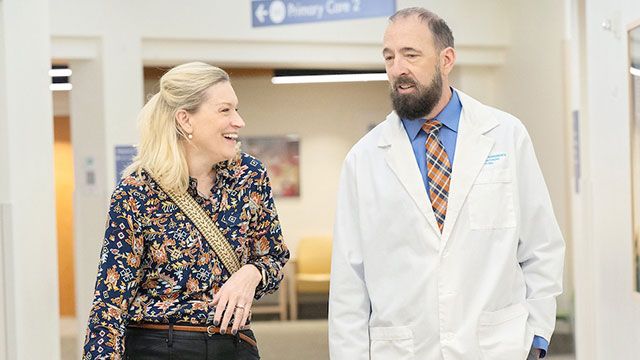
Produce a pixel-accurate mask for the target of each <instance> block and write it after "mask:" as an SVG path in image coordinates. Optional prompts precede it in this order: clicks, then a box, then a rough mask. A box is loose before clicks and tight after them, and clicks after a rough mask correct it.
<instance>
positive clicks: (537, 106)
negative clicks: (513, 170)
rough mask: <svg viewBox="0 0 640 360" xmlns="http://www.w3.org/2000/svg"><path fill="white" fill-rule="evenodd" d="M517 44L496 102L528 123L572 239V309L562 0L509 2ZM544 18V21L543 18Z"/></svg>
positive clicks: (501, 74)
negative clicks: (560, 0)
mask: <svg viewBox="0 0 640 360" xmlns="http://www.w3.org/2000/svg"><path fill="white" fill-rule="evenodd" d="M507 9H508V11H509V21H510V29H511V31H510V34H511V41H510V44H511V46H510V47H509V49H508V50H507V53H506V61H505V65H504V66H502V67H500V68H499V69H498V70H496V72H497V83H498V87H497V89H496V98H497V99H498V101H497V102H496V106H497V107H499V108H501V109H502V110H505V111H507V112H509V113H512V114H514V115H515V116H517V117H518V118H519V119H520V120H521V121H522V122H523V123H524V124H525V126H526V127H527V130H528V131H529V134H530V136H531V139H532V141H533V144H534V147H535V150H536V155H537V157H538V161H539V163H540V167H541V168H542V172H543V174H544V177H545V182H546V184H547V187H548V189H549V193H550V195H551V199H552V202H553V207H554V211H555V215H556V218H557V220H558V223H559V225H560V228H561V229H562V232H563V235H564V237H565V241H566V244H567V252H566V253H567V256H566V263H565V273H564V293H563V294H562V295H561V297H560V298H559V300H558V311H559V313H561V314H564V315H570V314H571V313H572V307H573V281H572V262H571V246H572V240H573V239H572V233H571V227H570V211H571V209H570V207H569V193H570V187H569V186H570V179H569V176H570V174H569V172H568V168H569V166H570V162H569V158H568V156H567V154H568V151H569V144H570V141H569V139H570V137H569V134H568V127H569V126H570V121H571V118H570V117H569V116H568V113H567V111H566V108H565V89H566V87H565V81H566V79H565V77H564V71H565V63H564V56H565V54H564V41H565V34H566V33H565V31H564V29H565V27H564V23H565V9H564V4H563V3H562V2H559V1H556V0H542V1H535V2H531V1H526V0H516V1H511V2H509V4H508V6H507ZM542 23H544V26H540V24H542Z"/></svg>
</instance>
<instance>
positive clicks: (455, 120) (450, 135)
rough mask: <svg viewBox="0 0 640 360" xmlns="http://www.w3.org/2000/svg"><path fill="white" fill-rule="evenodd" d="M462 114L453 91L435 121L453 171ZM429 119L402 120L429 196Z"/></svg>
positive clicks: (537, 342)
mask: <svg viewBox="0 0 640 360" xmlns="http://www.w3.org/2000/svg"><path fill="white" fill-rule="evenodd" d="M461 113H462V103H461V102H460V97H459V96H458V93H457V92H456V91H455V90H454V89H451V99H450V100H449V103H447V106H445V107H444V109H442V111H441V112H440V113H439V114H438V115H436V117H435V119H437V120H438V121H440V122H441V123H442V125H443V126H442V127H441V128H440V131H439V132H438V139H440V142H441V143H442V146H444V151H445V152H446V153H447V156H448V157H449V163H450V164H451V168H452V169H453V160H454V159H455V155H456V141H457V140H458V124H459V123H460V114H461ZM425 121H427V119H415V120H410V119H402V124H403V125H404V129H405V131H406V132H407V136H409V141H411V147H412V148H413V154H414V155H415V157H416V162H417V163H418V167H419V168H420V175H422V181H423V183H424V187H425V189H427V194H428V193H429V180H428V179H427V149H426V148H425V143H426V142H427V133H426V132H424V131H423V130H422V125H423V124H424V123H425ZM533 347H534V348H536V349H540V358H543V357H545V356H546V354H547V350H548V349H549V342H548V341H547V340H546V339H544V338H543V337H540V336H535V337H534V338H533Z"/></svg>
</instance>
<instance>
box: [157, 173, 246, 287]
mask: <svg viewBox="0 0 640 360" xmlns="http://www.w3.org/2000/svg"><path fill="white" fill-rule="evenodd" d="M151 178H152V179H153V180H154V181H155V182H156V183H157V184H158V186H160V188H161V189H162V191H164V192H165V193H166V194H167V195H169V197H170V198H171V200H173V202H174V203H175V204H176V205H177V206H178V207H179V208H180V210H181V211H182V212H183V213H184V214H185V215H186V216H187V217H188V218H189V220H191V222H192V223H193V224H194V225H195V226H196V228H198V230H199V231H200V233H201V234H202V236H204V238H205V239H207V242H208V243H209V245H210V246H211V249H212V250H213V251H214V252H215V253H216V255H217V256H218V258H220V260H221V261H222V263H223V264H224V267H226V268H227V270H228V271H229V273H230V274H233V273H235V272H236V271H238V270H239V269H240V261H239V260H238V257H237V256H236V254H235V252H234V251H233V247H232V246H231V244H229V242H228V241H227V239H226V238H225V237H224V235H222V232H221V231H220V229H218V226H217V225H216V224H215V223H214V222H213V219H212V218H211V217H209V215H208V214H207V213H206V212H205V211H204V209H203V208H202V206H200V204H198V203H197V202H196V200H195V199H194V198H193V197H192V196H191V195H189V194H188V193H187V192H185V193H183V194H181V195H178V194H176V192H175V191H173V190H169V189H165V188H164V187H162V185H161V184H160V182H159V181H158V180H156V179H155V178H153V176H152V177H151Z"/></svg>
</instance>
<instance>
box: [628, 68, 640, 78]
mask: <svg viewBox="0 0 640 360" xmlns="http://www.w3.org/2000/svg"><path fill="white" fill-rule="evenodd" d="M629 72H630V73H631V75H635V76H640V69H637V68H634V67H633V66H632V67H630V68H629Z"/></svg>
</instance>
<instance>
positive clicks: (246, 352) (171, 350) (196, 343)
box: [124, 328, 260, 360]
mask: <svg viewBox="0 0 640 360" xmlns="http://www.w3.org/2000/svg"><path fill="white" fill-rule="evenodd" d="M241 332H242V333H243V334H244V335H247V336H249V337H250V338H252V339H253V340H255V339H256V338H255V336H254V335H253V331H251V330H242V331H241ZM124 358H125V359H126V360H164V359H166V360H192V359H198V360H207V359H215V360H258V359H260V355H259V354H258V348H256V347H254V346H252V345H251V344H249V343H247V342H245V341H243V340H241V339H240V338H239V337H238V336H233V335H220V334H213V335H208V334H207V333H200V332H190V331H175V330H150V329H138V328H128V329H127V334H126V337H125V357H124Z"/></svg>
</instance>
